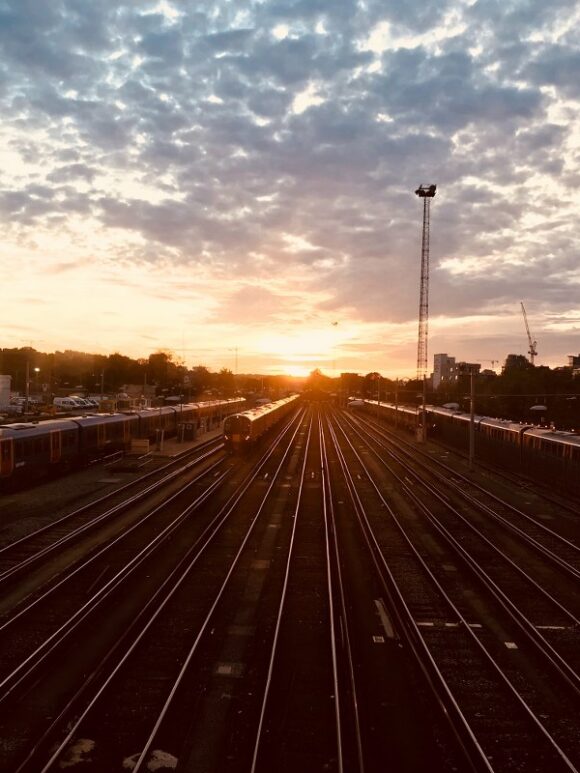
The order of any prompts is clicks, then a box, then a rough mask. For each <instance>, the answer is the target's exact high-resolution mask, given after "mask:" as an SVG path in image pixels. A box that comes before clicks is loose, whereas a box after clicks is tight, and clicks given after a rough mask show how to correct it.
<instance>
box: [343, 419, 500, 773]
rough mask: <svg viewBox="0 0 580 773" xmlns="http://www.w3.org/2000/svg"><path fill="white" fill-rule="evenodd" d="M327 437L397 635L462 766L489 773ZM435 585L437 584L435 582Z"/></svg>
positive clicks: (345, 465) (345, 466)
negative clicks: (429, 693) (453, 742)
mask: <svg viewBox="0 0 580 773" xmlns="http://www.w3.org/2000/svg"><path fill="white" fill-rule="evenodd" d="M340 429H341V431H342V432H343V434H344V430H342V428H340ZM330 433H331V435H332V437H333V440H334V443H335V447H336V449H337V456H338V459H339V463H340V466H341V469H342V473H343V476H344V479H345V481H346V484H347V488H348V492H349V495H350V497H351V501H352V504H353V507H354V510H355V513H356V516H357V520H358V523H359V526H360V528H361V533H362V535H363V539H364V540H365V543H366V544H367V547H368V549H369V553H370V556H371V558H372V561H373V564H374V566H375V569H376V572H377V576H378V579H379V582H380V583H381V585H382V587H383V589H384V592H385V595H386V597H387V598H388V599H389V602H390V608H391V610H392V611H393V613H394V617H395V619H396V620H397V621H398V623H399V626H398V628H399V630H400V631H401V633H402V634H403V635H404V637H405V639H406V641H407V643H408V644H409V646H410V650H411V652H412V654H413V657H414V658H415V662H416V663H417V664H418V666H419V668H420V669H421V672H422V673H423V675H424V677H425V679H426V680H427V683H428V684H429V686H430V688H431V691H432V693H433V695H434V697H435V700H436V702H437V703H438V705H439V706H440V707H441V715H442V717H443V719H444V720H445V721H446V722H447V724H448V725H449V726H450V727H451V730H452V732H453V734H454V737H455V738H456V740H457V742H458V744H459V746H460V749H461V751H462V753H463V755H464V756H465V759H466V762H467V763H468V764H469V766H470V768H471V770H472V771H478V772H479V773H481V771H487V772H488V773H489V772H490V771H493V768H492V766H491V765H490V763H489V760H488V759H487V755H486V754H485V752H484V750H483V748H482V747H481V744H480V743H479V741H478V739H477V737H476V736H475V733H474V732H473V730H472V728H471V726H470V724H469V721H468V720H467V717H466V716H465V714H464V713H463V711H462V710H461V708H460V706H459V704H458V702H457V700H456V698H455V696H454V695H453V693H452V691H451V689H450V688H449V685H448V684H447V681H446V680H445V677H444V676H443V674H442V672H441V670H440V669H439V667H438V665H437V663H436V661H435V659H434V657H433V655H432V654H431V652H430V650H429V647H428V645H427V643H426V641H425V639H424V638H423V636H422V635H421V632H420V630H419V627H418V626H417V624H416V622H415V618H414V615H413V614H412V612H411V610H410V609H409V607H408V605H407V602H406V601H405V599H404V596H403V593H402V591H401V589H400V588H399V586H398V584H397V582H396V580H395V578H394V576H393V574H392V572H391V570H390V568H389V566H388V564H387V562H386V560H385V557H384V555H383V552H382V550H381V548H380V545H379V543H378V541H377V539H376V536H375V534H374V531H373V529H372V527H371V524H370V522H369V520H368V517H367V514H366V509H365V507H364V505H363V503H362V501H361V499H360V496H359V493H358V490H357V486H356V483H355V481H354V479H353V477H352V473H351V471H350V468H349V465H348V463H347V461H346V458H345V455H344V453H343V451H342V449H341V447H340V443H339V441H338V437H337V436H336V433H335V431H334V429H333V428H332V427H330ZM345 437H346V436H345ZM347 441H348V438H347ZM351 448H352V449H353V450H354V447H353V446H352V445H351ZM355 453H356V452H355ZM356 455H357V458H358V461H359V463H360V464H361V466H362V467H363V470H364V469H366V468H365V466H364V465H363V462H362V460H361V459H360V457H359V456H358V454H356ZM371 482H372V481H371ZM377 493H379V496H380V492H379V491H378V489H377ZM381 500H382V502H383V504H384V505H385V507H386V508H387V511H388V512H389V514H390V515H391V516H392V517H393V519H394V520H395V523H396V525H397V526H398V527H399V530H401V527H400V526H399V524H398V522H397V519H396V516H395V514H394V512H393V511H392V510H391V508H390V506H389V505H388V503H386V501H385V500H384V499H382V497H381ZM403 536H404V537H405V539H407V538H406V535H404V534H403ZM407 541H408V540H407ZM411 547H412V549H413V552H414V553H415V554H416V556H417V557H418V558H419V560H420V562H421V563H423V559H422V558H421V556H420V555H418V554H417V553H416V551H415V550H414V548H413V546H412V545H411ZM424 568H426V569H427V572H428V573H429V574H430V570H429V569H428V567H426V565H425V567H424ZM435 582H437V581H436V580H435ZM441 590H442V589H441ZM442 595H443V598H444V599H445V601H446V602H447V603H448V604H449V606H450V607H451V608H452V609H453V611H455V609H454V605H453V602H452V601H451V599H450V598H448V597H447V594H446V593H445V591H443V590H442ZM457 615H458V619H462V617H461V614H460V613H459V612H458V611H457ZM463 622H464V623H465V625H466V626H467V630H469V631H470V633H471V629H470V628H469V626H468V625H467V623H466V621H463Z"/></svg>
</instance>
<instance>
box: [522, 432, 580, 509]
mask: <svg viewBox="0 0 580 773" xmlns="http://www.w3.org/2000/svg"><path fill="white" fill-rule="evenodd" d="M522 466H523V468H524V469H525V470H526V472H528V473H531V474H533V475H534V476H535V477H542V478H547V479H549V480H550V482H552V483H554V484H556V485H563V486H565V487H567V488H569V489H571V490H572V491H573V492H574V493H576V494H579V495H580V435H576V434H574V433H573V432H564V431H562V430H553V429H550V428H548V427H528V428H527V429H526V431H525V432H524V433H523V434H522Z"/></svg>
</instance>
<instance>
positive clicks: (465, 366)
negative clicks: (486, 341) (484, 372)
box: [455, 362, 481, 381]
mask: <svg viewBox="0 0 580 773" xmlns="http://www.w3.org/2000/svg"><path fill="white" fill-rule="evenodd" d="M480 370H481V364H480V363H479V362H458V363H457V365H456V366H455V380H456V381H459V379H460V378H462V377H463V376H470V375H471V374H472V373H473V375H474V376H478V375H479V371H480Z"/></svg>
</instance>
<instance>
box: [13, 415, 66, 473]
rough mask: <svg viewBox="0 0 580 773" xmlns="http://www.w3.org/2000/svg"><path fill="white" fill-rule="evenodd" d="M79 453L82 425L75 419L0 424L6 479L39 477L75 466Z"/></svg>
mask: <svg viewBox="0 0 580 773" xmlns="http://www.w3.org/2000/svg"><path fill="white" fill-rule="evenodd" d="M78 456H79V436H78V428H77V427H76V425H75V424H74V422H73V421H71V419H52V420H50V421H45V422H42V423H34V422H20V423H14V424H4V425H2V426H1V427H0V459H1V467H0V477H1V478H2V479H3V480H4V482H5V481H6V480H8V479H9V480H10V481H11V482H14V483H18V482H22V481H27V482H28V481H33V480H36V479H38V478H41V477H43V476H45V475H47V474H49V473H51V472H56V471H58V470H62V469H64V468H66V467H69V466H72V465H73V464H74V463H75V461H76V460H77V459H78Z"/></svg>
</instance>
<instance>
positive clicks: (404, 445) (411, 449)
mask: <svg viewBox="0 0 580 773" xmlns="http://www.w3.org/2000/svg"><path fill="white" fill-rule="evenodd" d="M358 421H359V423H360V424H364V425H366V426H367V427H368V428H370V429H372V430H374V431H375V432H377V433H378V434H379V436H381V437H383V438H384V439H385V440H388V441H389V442H391V443H393V442H394V440H395V439H396V441H397V442H396V446H397V448H400V449H401V450H402V451H404V452H405V453H407V454H408V455H409V456H412V457H413V458H414V459H416V458H417V455H419V456H421V457H423V459H428V460H429V461H430V462H431V463H432V464H433V465H436V466H438V467H442V468H443V469H444V470H445V471H446V472H448V473H451V474H452V475H453V477H454V478H458V479H460V480H462V481H464V482H465V483H467V484H468V485H469V486H472V487H473V488H475V489H477V490H478V491H481V492H482V493H484V494H485V495H486V496H488V497H489V498H490V499H493V500H494V501H496V502H498V503H499V504H500V505H501V506H502V507H505V508H506V509H507V510H510V511H511V512H512V513H515V514H516V515H518V516H520V517H521V518H523V519H524V520H526V521H528V522H529V523H532V524H533V525H534V526H535V527H536V528H537V529H538V530H539V531H543V532H545V533H546V534H548V535H549V536H550V537H552V538H553V539H554V540H556V541H558V542H561V543H562V544H564V545H565V546H566V547H568V548H570V549H571V550H573V551H575V552H577V553H579V554H580V546H579V545H576V544H575V543H574V542H571V541H570V540H569V539H567V538H566V537H563V536H562V535H561V534H558V532H556V531H554V530H553V529H551V528H550V527H549V526H546V524H545V523H541V522H540V521H537V520H536V519H535V518H534V517H533V516H531V515H529V514H528V513H526V512H524V511H523V510H520V509H519V508H518V507H515V506H514V505H512V504H510V503H509V502H506V501H505V500H503V499H502V498H501V497H499V496H498V495H497V494H494V493H493V492H492V491H488V490H487V489H485V488H484V487H483V486H481V485H479V483H476V482H475V481H473V480H471V478H468V477H467V476H466V475H463V474H462V473H460V472H459V471H458V470H456V469H454V468H453V467H450V466H449V465H448V464H445V462H442V461H441V460H440V459H435V458H434V457H432V456H430V455H429V454H427V453H426V452H425V451H423V450H422V449H420V448H417V447H416V446H414V445H412V444H411V443H409V442H408V441H407V440H404V439H403V438H400V437H399V436H398V435H395V434H394V433H393V432H390V431H389V430H387V429H386V428H385V427H380V426H378V425H377V424H375V423H374V422H372V421H369V420H368V419H367V420H366V421H364V422H363V421H362V420H361V419H360V418H359V419H358ZM351 423H352V419H351ZM451 450H454V449H451ZM424 466H426V465H424ZM487 469H491V470H492V471H494V472H495V470H494V468H487ZM431 474H432V475H436V473H435V472H432V473H431ZM498 474H499V471H498ZM445 480H446V482H447V483H448V484H449V485H450V486H452V487H454V488H456V489H457V490H459V491H461V489H460V488H459V487H458V486H457V485H456V484H454V483H453V482H452V481H451V480H449V478H445ZM540 496H542V497H543V498H545V499H547V501H549V502H552V504H556V505H557V506H558V507H560V508H561V509H563V510H570V511H571V512H573V513H574V514H575V515H578V509H572V508H571V507H570V506H568V505H566V504H565V503H561V502H557V501H555V500H552V499H550V498H549V497H545V495H544V494H543V493H540ZM474 501H475V502H477V500H474ZM480 506H481V507H484V505H481V504H480ZM491 512H493V511H491ZM496 516H498V514H496ZM498 517H500V518H501V516H498ZM506 525H507V526H509V527H510V528H512V529H513V531H516V532H518V533H519V532H520V531H521V530H520V529H518V527H516V526H512V525H511V524H510V523H509V521H507V522H506ZM523 533H524V534H525V532H523ZM530 539H531V538H530ZM578 576H579V578H580V572H579V573H578Z"/></svg>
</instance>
